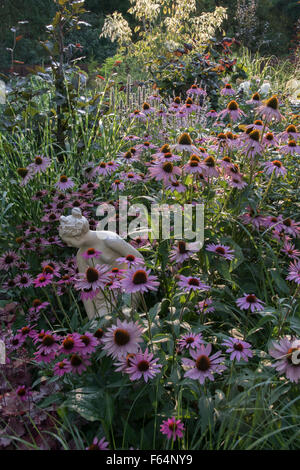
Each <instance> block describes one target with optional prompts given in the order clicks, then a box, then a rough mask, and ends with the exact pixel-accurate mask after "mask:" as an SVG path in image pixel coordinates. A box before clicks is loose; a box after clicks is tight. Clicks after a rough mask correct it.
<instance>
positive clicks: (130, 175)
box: [121, 171, 141, 183]
mask: <svg viewBox="0 0 300 470" xmlns="http://www.w3.org/2000/svg"><path fill="white" fill-rule="evenodd" d="M121 178H124V180H125V181H130V182H131V183H136V182H137V181H141V177H140V175H138V174H137V173H134V172H133V171H129V172H128V173H122V174H121Z"/></svg>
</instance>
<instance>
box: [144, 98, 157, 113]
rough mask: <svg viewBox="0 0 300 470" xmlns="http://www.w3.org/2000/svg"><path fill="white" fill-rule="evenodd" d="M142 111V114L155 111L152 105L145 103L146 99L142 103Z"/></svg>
mask: <svg viewBox="0 0 300 470" xmlns="http://www.w3.org/2000/svg"><path fill="white" fill-rule="evenodd" d="M142 112H143V113H144V114H146V116H147V114H150V113H154V112H155V108H153V107H152V106H150V104H149V103H147V102H146V101H145V102H144V103H143V104H142Z"/></svg>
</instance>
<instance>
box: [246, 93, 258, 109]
mask: <svg viewBox="0 0 300 470" xmlns="http://www.w3.org/2000/svg"><path fill="white" fill-rule="evenodd" d="M246 103H247V104H254V105H256V106H259V105H260V104H261V100H260V95H259V93H257V92H256V93H254V94H253V95H252V96H251V99H250V100H248V101H246Z"/></svg>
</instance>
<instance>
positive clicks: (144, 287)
mask: <svg viewBox="0 0 300 470" xmlns="http://www.w3.org/2000/svg"><path fill="white" fill-rule="evenodd" d="M121 286H122V288H123V289H124V290H125V292H127V293H129V294H133V293H134V292H141V293H143V292H148V291H149V290H157V289H158V286H159V281H158V280H157V276H153V275H151V274H150V269H148V270H146V269H140V268H138V269H130V270H128V271H127V273H126V276H125V277H124V279H122V281H121Z"/></svg>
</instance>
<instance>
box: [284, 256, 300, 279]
mask: <svg viewBox="0 0 300 470" xmlns="http://www.w3.org/2000/svg"><path fill="white" fill-rule="evenodd" d="M286 279H287V281H294V282H296V284H300V260H296V261H294V262H293V263H290V265H289V274H288V276H287V277H286Z"/></svg>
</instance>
